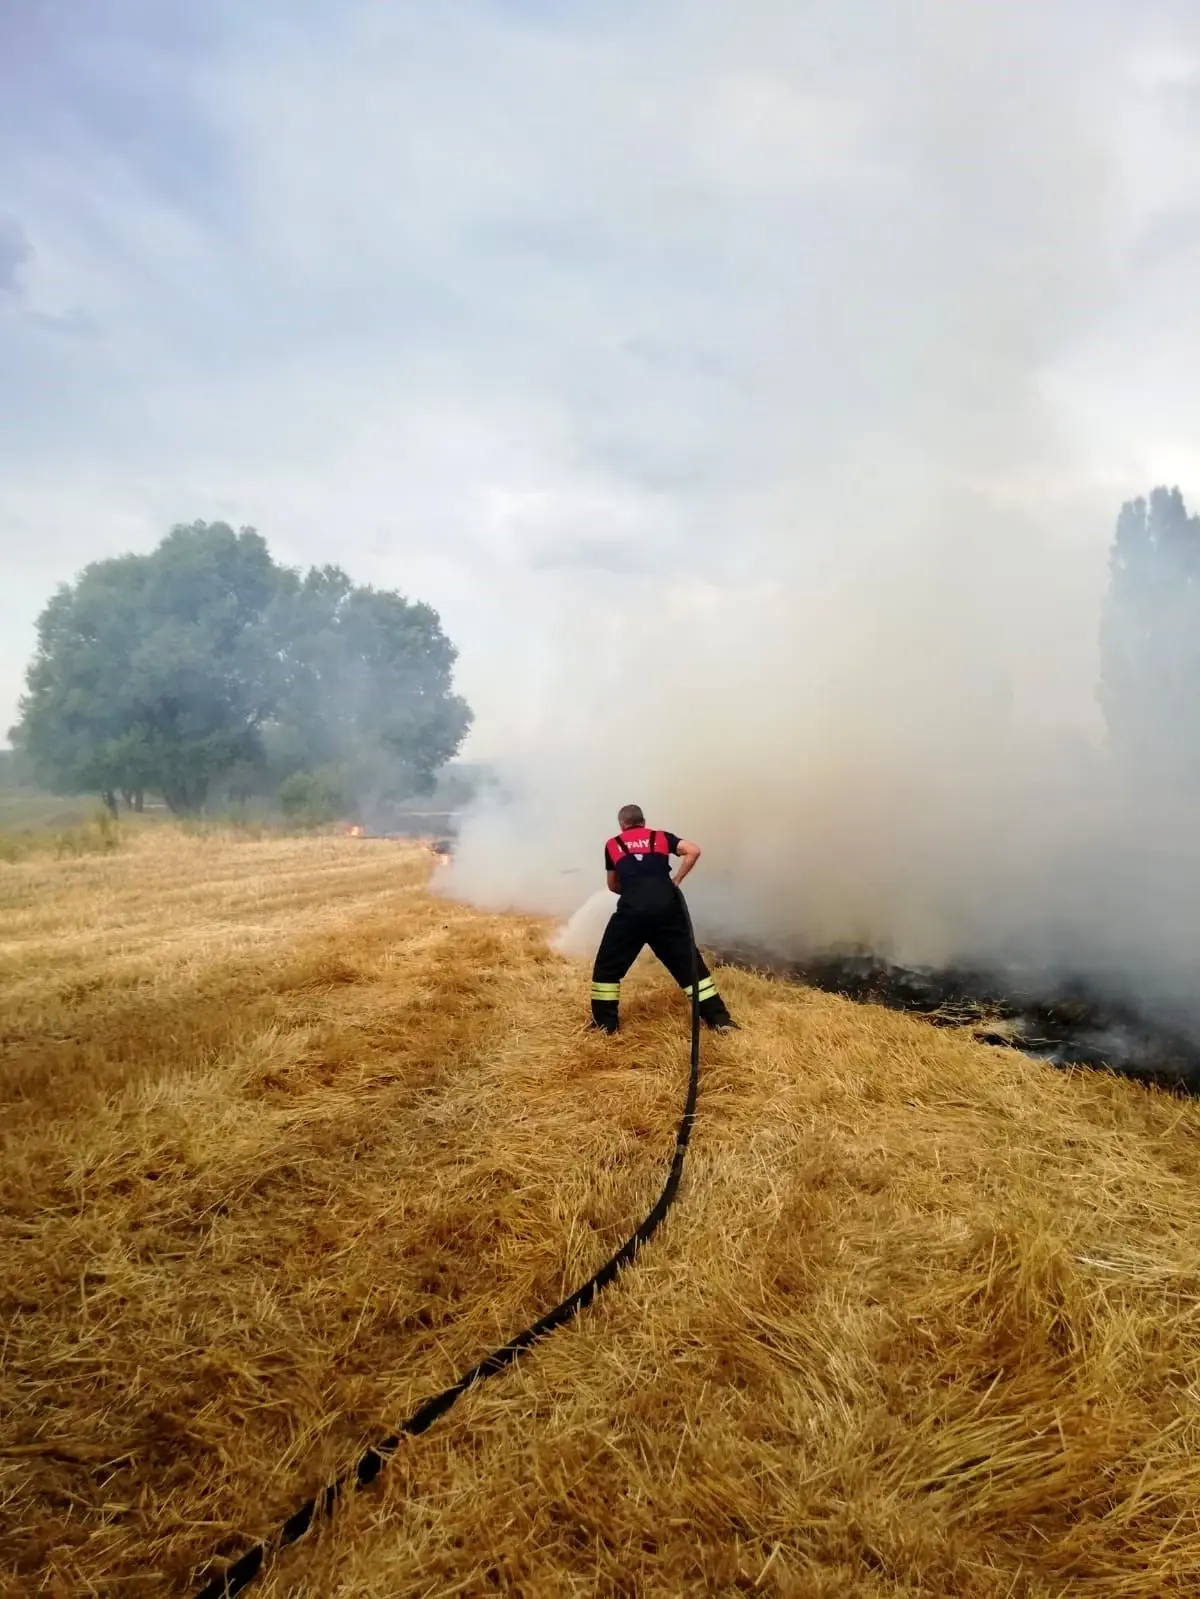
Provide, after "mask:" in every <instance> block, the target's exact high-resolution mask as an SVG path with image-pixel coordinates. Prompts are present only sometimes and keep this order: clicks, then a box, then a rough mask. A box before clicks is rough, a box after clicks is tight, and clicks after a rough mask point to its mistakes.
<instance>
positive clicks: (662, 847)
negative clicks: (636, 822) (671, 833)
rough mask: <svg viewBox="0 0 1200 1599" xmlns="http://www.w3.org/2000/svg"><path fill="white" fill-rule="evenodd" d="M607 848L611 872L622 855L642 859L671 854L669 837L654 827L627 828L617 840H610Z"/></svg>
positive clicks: (618, 835)
mask: <svg viewBox="0 0 1200 1599" xmlns="http://www.w3.org/2000/svg"><path fill="white" fill-rule="evenodd" d="M605 848H606V850H607V852H608V864H609V869H610V870H615V869H616V865H617V862H618V861H619V860H620V859H621V856H622V855H632V856H634V857H635V858H637V859H640V858H641V857H642V856H643V855H667V856H669V855H670V853H671V851H670V849H669V848H668V847H667V835H666V834H665V833H660V832H658V831H657V830H656V829H655V828H652V827H630V828H626V830H625V831H624V832H623V833H618V834H617V836H616V838H610V839H609V841H608V843H607V845H606V846H605Z"/></svg>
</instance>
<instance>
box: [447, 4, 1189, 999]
mask: <svg viewBox="0 0 1200 1599" xmlns="http://www.w3.org/2000/svg"><path fill="white" fill-rule="evenodd" d="M760 9H761V8H760ZM879 9H880V11H881V13H882V12H885V11H886V10H887V8H879ZM852 12H853V8H849V10H844V9H842V8H840V7H839V8H835V7H834V6H832V5H830V6H818V7H816V8H815V11H814V13H813V17H812V18H810V22H813V21H814V19H815V22H816V23H817V24H819V25H818V26H817V27H816V32H817V33H818V34H819V35H820V37H821V38H822V40H823V50H822V52H818V53H816V54H814V57H813V58H812V59H811V60H810V62H809V64H808V65H809V71H808V75H807V77H806V78H801V79H800V80H798V84H799V86H798V87H797V89H796V97H795V99H794V100H793V101H791V102H790V103H789V105H788V106H787V108H786V112H787V118H786V119H784V112H783V110H781V109H780V107H778V106H776V107H775V108H774V110H775V112H777V113H778V115H779V116H780V118H781V119H784V120H787V123H788V127H789V128H791V129H792V130H793V131H794V129H795V126H796V125H797V123H798V122H801V121H803V122H804V123H805V126H807V128H808V130H809V133H808V138H809V141H810V143H811V147H813V148H819V149H822V150H824V151H825V152H826V153H828V151H829V150H831V149H836V150H837V152H838V158H837V159H836V160H835V161H833V162H831V163H829V164H828V165H826V166H825V167H823V169H822V171H821V174H820V177H819V179H818V178H816V177H812V176H811V174H810V175H809V176H808V177H805V176H804V175H800V176H793V177H792V178H789V177H788V176H787V175H786V174H781V173H780V172H778V171H771V170H768V171H763V170H761V169H758V170H756V169H753V168H751V169H750V170H747V171H743V172H740V173H739V174H738V180H739V184H738V186H736V203H735V202H734V201H732V200H731V201H730V204H729V221H730V228H731V230H732V231H734V232H736V233H738V237H737V239H736V240H735V241H734V242H731V243H729V244H728V249H729V251H730V256H731V260H733V261H744V263H745V264H746V268H747V272H748V274H749V281H750V283H751V284H752V285H755V286H757V287H759V288H761V290H762V297H761V302H760V304H759V306H758V307H757V309H756V312H755V315H754V316H751V315H750V312H749V311H748V306H747V301H746V298H745V296H744V295H739V296H737V297H736V298H735V300H734V301H733V302H732V303H731V305H730V307H729V308H728V314H729V320H730V323H731V324H732V323H733V322H734V321H735V320H736V319H738V318H741V319H742V323H741V326H742V332H743V333H744V336H745V343H744V345H742V346H741V347H740V349H741V354H742V356H743V357H744V359H743V360H742V362H741V364H740V365H739V366H738V382H737V383H736V384H735V385H731V388H730V390H729V391H728V393H727V398H728V399H729V404H728V409H727V413H726V425H725V427H724V430H723V432H722V433H721V436H720V441H719V444H716V445H715V448H716V453H717V457H718V458H717V459H716V460H715V461H712V460H709V461H705V462H700V463H698V464H697V466H696V469H695V470H696V475H695V479H694V481H692V482H688V483H684V484H682V486H680V487H679V488H678V491H677V492H675V493H674V496H673V497H667V496H664V525H663V527H662V528H661V529H658V530H656V529H655V528H654V527H653V526H651V525H647V526H645V527H644V528H643V529H641V530H640V531H639V533H638V536H637V537H636V538H635V539H633V540H632V541H631V542H629V543H628V544H627V545H624V546H623V547H622V548H620V549H619V548H618V544H620V542H621V541H620V540H618V539H617V538H616V536H615V532H614V536H613V539H612V545H611V549H612V555H611V563H610V564H611V566H612V567H613V568H614V570H611V571H607V572H605V571H602V570H599V569H596V570H593V571H590V572H589V573H588V575H587V582H586V583H585V584H581V583H580V582H579V578H578V573H577V572H570V573H561V574H560V575H559V576H557V577H554V576H550V577H548V578H547V583H546V591H545V592H546V612H545V616H546V620H545V640H546V642H545V657H546V661H547V667H548V670H547V681H546V683H545V686H544V692H543V696H542V701H541V704H540V707H539V710H538V714H537V715H536V717H534V718H532V719H531V722H530V723H529V725H527V727H526V728H525V730H524V733H523V736H522V739H521V741H520V743H519V745H518V746H517V747H516V748H515V749H514V750H513V752H512V759H511V762H510V766H509V770H508V772H507V774H506V797H505V798H504V799H503V800H497V799H493V800H491V801H489V802H487V803H484V804H482V805H481V806H480V807H479V808H478V809H477V811H476V812H475V813H474V814H473V815H472V816H471V817H470V818H469V819H468V821H467V824H466V826H465V829H464V833H463V836H462V839H461V844H460V849H459V853H458V858H457V861H456V864H455V867H454V869H453V873H452V874H448V876H450V877H451V879H452V880H451V882H450V884H449V888H450V891H451V892H455V893H460V894H463V895H465V896H468V897H470V898H472V899H474V900H476V901H478V902H481V903H483V904H487V905H490V906H498V905H504V904H513V905H520V906H523V907H527V908H530V909H535V910H539V911H545V912H551V913H557V914H562V915H564V916H567V915H569V914H570V913H572V912H573V911H575V910H576V909H577V908H578V906H579V905H580V903H581V902H582V901H583V900H584V899H585V898H586V896H587V894H588V893H590V892H591V891H592V890H593V889H594V888H595V887H597V886H599V885H600V884H602V877H601V860H600V849H601V844H602V841H603V838H604V837H605V836H606V835H607V834H608V833H610V832H611V831H612V830H613V828H614V825H615V812H616V810H617V807H618V806H619V805H620V804H622V803H624V802H626V801H629V800H635V801H637V802H638V803H640V804H642V805H643V806H644V807H645V809H646V811H647V815H648V817H649V819H650V821H651V823H652V824H657V825H661V826H668V827H671V828H673V829H675V830H677V831H680V832H682V833H683V834H685V835H686V836H688V837H691V838H693V839H695V840H696V841H697V842H699V843H700V844H701V846H702V848H703V850H704V861H703V862H702V865H701V867H700V868H699V870H698V872H697V873H696V875H695V876H694V877H693V878H692V879H691V882H690V885H689V886H690V888H691V897H692V900H693V903H694V907H695V910H696V914H697V920H698V922H699V923H700V925H701V926H702V927H703V930H704V931H705V933H706V934H707V935H708V936H709V937H711V938H714V939H742V940H750V941H753V942H755V943H757V944H759V945H761V946H764V947H769V948H772V949H775V950H779V951H781V952H789V953H791V952H802V951H807V950H812V949H820V948H827V947H829V946H831V945H836V944H841V943H859V944H865V945H868V946H870V947H871V948H873V949H875V950H878V951H880V952H881V953H885V954H888V955H890V956H892V957H894V958H896V959H899V960H902V961H906V962H914V963H916V962H928V963H942V962H947V961H950V960H954V959H971V960H976V961H986V962H990V963H992V964H994V965H1003V964H1008V963H1013V962H1016V963H1020V964H1023V965H1029V966H1035V967H1038V968H1039V969H1044V970H1046V971H1047V972H1053V973H1062V972H1065V971H1074V970H1085V971H1087V972H1090V973H1094V974H1098V975H1103V976H1104V978H1105V980H1106V981H1107V982H1109V983H1110V984H1115V985H1117V986H1124V987H1128V988H1130V989H1132V990H1134V991H1136V992H1137V993H1138V995H1139V996H1141V997H1144V998H1146V999H1150V1000H1155V1001H1158V1002H1163V1003H1166V1002H1168V1001H1170V1002H1172V1003H1174V1002H1179V1003H1183V1002H1185V1000H1186V998H1187V996H1188V994H1189V993H1190V992H1191V991H1192V990H1193V989H1194V988H1195V987H1196V985H1195V982H1194V979H1195V975H1196V958H1195V955H1194V952H1195V951H1196V950H1197V949H1200V851H1198V849H1197V847H1196V845H1195V843H1194V841H1193V834H1194V828H1193V827H1192V824H1191V819H1190V818H1185V819H1178V818H1177V819H1176V820H1175V821H1172V820H1171V819H1170V818H1168V817H1166V816H1164V815H1163V814H1161V812H1156V814H1154V815H1151V814H1150V813H1149V811H1148V809H1147V804H1148V802H1147V800H1146V799H1145V797H1144V796H1131V795H1130V794H1128V793H1126V792H1125V791H1124V790H1123V788H1122V784H1121V782H1120V781H1118V778H1117V776H1116V775H1115V773H1114V772H1113V771H1112V770H1111V769H1110V766H1109V763H1108V760H1107V757H1106V755H1105V753H1104V748H1103V729H1102V727H1101V725H1100V723H1099V719H1098V714H1097V711H1096V706H1095V686H1096V677H1097V664H1098V663H1097V629H1098V625H1099V617H1100V607H1101V603H1102V598H1103V591H1104V585H1105V581H1106V561H1107V542H1108V537H1109V534H1110V530H1111V526H1112V522H1113V519H1114V518H1115V514H1116V511H1117V509H1118V508H1119V504H1120V500H1121V499H1122V498H1125V497H1129V496H1132V495H1134V494H1137V493H1140V492H1143V491H1144V490H1145V489H1146V488H1148V487H1149V485H1148V484H1146V483H1143V482H1140V481H1137V482H1127V481H1123V480H1118V479H1117V478H1115V477H1114V478H1109V479H1108V480H1105V481H1098V480H1096V479H1095V478H1093V477H1090V476H1089V474H1088V468H1087V462H1086V459H1085V455H1086V451H1085V448H1084V445H1083V443H1082V442H1081V440H1080V438H1079V436H1078V434H1077V432H1076V431H1075V430H1074V426H1073V422H1072V416H1071V414H1069V413H1068V412H1067V411H1065V410H1062V409H1060V408H1059V407H1058V405H1056V403H1055V399H1054V396H1055V394H1056V393H1059V392H1060V391H1061V390H1062V388H1063V384H1062V383H1061V382H1060V381H1059V380H1060V377H1061V374H1062V373H1063V372H1067V371H1069V370H1070V366H1071V362H1072V361H1073V360H1074V359H1076V357H1077V355H1078V352H1079V351H1081V350H1086V349H1087V348H1088V347H1089V341H1090V340H1092V338H1093V336H1094V335H1095V334H1096V331H1097V329H1103V328H1104V327H1105V326H1106V324H1107V322H1108V320H1109V319H1110V318H1111V317H1113V316H1115V315H1116V314H1117V311H1118V309H1119V306H1120V304H1121V303H1122V296H1123V295H1125V294H1127V293H1128V292H1130V280H1129V273H1128V261H1129V259H1130V253H1131V251H1132V250H1133V249H1134V247H1135V246H1136V244H1137V241H1138V237H1139V234H1138V230H1139V228H1140V227H1141V225H1142V215H1141V211H1140V209H1139V203H1138V200H1137V188H1138V184H1139V183H1140V182H1141V180H1142V177H1143V176H1144V175H1143V174H1141V173H1140V172H1137V171H1134V170H1132V169H1131V165H1130V161H1131V159H1134V162H1135V164H1136V158H1135V157H1134V158H1131V157H1130V155H1129V148H1130V147H1129V145H1128V144H1127V143H1126V142H1125V141H1126V140H1127V137H1128V133H1129V128H1130V126H1131V125H1132V124H1133V123H1134V122H1136V120H1137V117H1138V116H1141V115H1145V114H1146V110H1145V107H1146V101H1145V96H1144V94H1143V93H1142V90H1141V89H1139V88H1138V84H1139V83H1140V82H1142V79H1144V77H1145V73H1146V72H1151V69H1152V66H1153V61H1152V59H1151V56H1150V55H1149V54H1147V52H1148V51H1149V48H1150V46H1151V45H1153V46H1154V47H1155V48H1156V49H1157V50H1158V51H1159V56H1158V57H1155V58H1153V59H1156V60H1159V61H1160V62H1161V59H1163V51H1164V50H1166V49H1167V46H1166V45H1165V44H1164V43H1163V41H1164V40H1167V41H1174V44H1173V47H1174V48H1175V49H1176V50H1177V51H1179V50H1181V49H1182V44H1181V43H1180V40H1179V38H1178V35H1177V34H1175V33H1173V32H1172V27H1171V19H1170V16H1169V14H1168V13H1166V12H1160V13H1152V12H1147V13H1144V14H1143V16H1142V19H1141V21H1139V20H1138V19H1137V16H1136V13H1135V9H1134V8H1132V7H1130V8H1092V7H1088V8H1086V11H1085V9H1084V8H1081V7H1079V6H1066V7H1062V8H1058V7H1055V8H1038V7H1033V6H1029V7H1022V6H1015V7H1008V6H1006V7H1003V8H1001V7H965V6H949V5H929V6H917V7H915V8H912V7H910V8H905V10H904V17H905V19H906V20H905V21H904V22H903V23H900V22H899V21H898V20H897V17H896V15H895V14H894V13H893V14H891V15H890V16H889V18H888V19H887V20H886V21H883V22H881V23H880V24H879V28H878V29H877V30H876V31H875V33H874V34H872V33H871V31H870V30H864V29H863V27H862V26H861V19H859V24H858V25H852V23H851V21H850V20H849V17H850V15H851V13H852ZM1085 19H1086V20H1085ZM864 41H865V42H864ZM817 54H819V55H820V59H817V58H816V55H817ZM1148 61H1149V62H1151V66H1147V65H1146V63H1147V62H1148ZM1155 70H1157V69H1155ZM1139 73H1142V78H1139V77H1138V74H1139ZM1151 75H1152V72H1151ZM757 109H758V114H760V115H761V116H763V117H766V116H768V115H769V113H770V112H771V109H772V108H771V107H770V106H768V105H766V104H764V103H759V105H758V108H757ZM805 119H807V120H805ZM781 126H782V121H781ZM802 144H804V141H802ZM804 147H805V148H807V147H808V145H807V144H804ZM797 148H798V147H797ZM730 159H731V162H733V160H734V158H733V156H732V155H731V157H730ZM756 185H757V187H758V189H759V190H761V191H762V192H754V191H755V189H756ZM805 208H807V209H808V210H809V211H811V213H812V214H813V216H814V217H815V218H816V219H817V225H814V229H813V237H812V239H811V241H810V242H809V243H808V245H802V244H801V243H800V242H799V239H800V235H799V233H798V231H797V228H796V218H797V216H799V215H802V214H803V213H804V211H805ZM784 210H786V211H787V217H786V221H787V229H786V237H787V239H788V240H789V241H791V243H790V247H789V248H787V249H785V248H784V247H783V246H782V245H780V246H779V247H778V248H777V247H776V246H775V245H774V244H773V242H772V239H773V236H772V233H771V226H770V224H771V219H772V217H773V216H775V215H780V216H782V215H783V212H784ZM755 221H757V222H758V223H759V224H761V229H762V231H760V232H758V233H755V234H754V235H753V238H751V236H750V233H749V232H748V231H747V230H748V229H749V228H750V227H751V224H752V223H754V222H755ZM739 230H740V231H739ZM713 314H714V316H716V317H718V318H719V317H720V316H721V314H722V313H721V309H720V308H719V307H717V308H714V311H713ZM767 324H769V328H768V327H767ZM735 335H736V329H731V330H730V339H731V340H735ZM697 381H699V380H697ZM643 425H644V427H645V428H646V430H647V436H648V438H649V439H650V440H651V442H652V436H653V421H652V419H651V418H650V417H646V418H644V419H643ZM663 425H664V426H669V425H670V415H669V409H668V411H667V413H666V414H665V416H664V419H663ZM1198 487H1200V486H1198ZM668 506H669V511H670V514H669V515H668V514H667V507H668ZM565 561H566V557H565V556H564V563H565ZM576 564H577V565H586V562H585V561H584V560H583V558H582V557H580V559H579V560H578V562H577V563H576ZM585 942H586V940H585Z"/></svg>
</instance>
